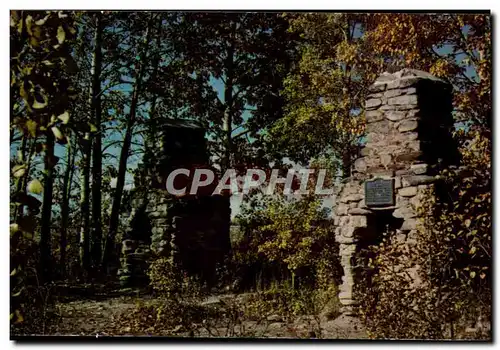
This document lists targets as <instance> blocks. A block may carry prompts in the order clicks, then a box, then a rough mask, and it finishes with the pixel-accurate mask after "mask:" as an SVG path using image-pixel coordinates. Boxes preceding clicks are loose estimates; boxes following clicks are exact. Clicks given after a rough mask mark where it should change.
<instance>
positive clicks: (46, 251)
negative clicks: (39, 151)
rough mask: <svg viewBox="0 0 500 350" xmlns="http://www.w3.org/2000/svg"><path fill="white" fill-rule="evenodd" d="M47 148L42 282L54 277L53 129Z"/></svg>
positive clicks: (42, 231)
mask: <svg viewBox="0 0 500 350" xmlns="http://www.w3.org/2000/svg"><path fill="white" fill-rule="evenodd" d="M46 143H47V145H46V150H45V157H44V163H45V164H44V165H45V170H44V172H45V181H44V182H45V183H44V188H43V204H42V223H41V228H40V272H41V273H40V278H41V281H42V283H47V282H50V281H51V279H52V275H51V272H52V268H51V265H52V263H51V249H50V248H51V247H50V242H51V234H50V229H51V219H52V190H53V180H54V179H53V169H54V165H55V164H54V163H55V157H54V135H53V134H52V131H50V130H49V131H47V133H46Z"/></svg>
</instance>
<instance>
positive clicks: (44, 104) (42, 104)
mask: <svg viewBox="0 0 500 350" xmlns="http://www.w3.org/2000/svg"><path fill="white" fill-rule="evenodd" d="M42 98H43V102H39V101H38V100H37V99H36V97H35V101H34V102H33V104H32V105H31V107H33V108H34V109H43V108H45V107H47V105H48V104H49V103H48V101H47V99H46V98H45V97H44V96H42Z"/></svg>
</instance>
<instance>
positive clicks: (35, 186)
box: [28, 179, 43, 194]
mask: <svg viewBox="0 0 500 350" xmlns="http://www.w3.org/2000/svg"><path fill="white" fill-rule="evenodd" d="M28 191H29V192H31V193H34V194H40V193H42V192H43V186H42V183H41V182H40V181H38V180H37V179H33V180H31V181H30V183H29V184H28Z"/></svg>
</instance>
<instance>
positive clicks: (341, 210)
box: [335, 203, 349, 215]
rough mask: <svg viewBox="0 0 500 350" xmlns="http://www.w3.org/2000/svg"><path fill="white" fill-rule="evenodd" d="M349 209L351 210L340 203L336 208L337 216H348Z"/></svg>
mask: <svg viewBox="0 0 500 350" xmlns="http://www.w3.org/2000/svg"><path fill="white" fill-rule="evenodd" d="M347 209H349V207H348V206H347V205H345V204H344V203H339V204H337V207H336V208H335V212H336V213H337V215H346V214H347Z"/></svg>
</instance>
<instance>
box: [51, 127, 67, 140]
mask: <svg viewBox="0 0 500 350" xmlns="http://www.w3.org/2000/svg"><path fill="white" fill-rule="evenodd" d="M51 129H52V133H53V134H54V136H55V137H56V139H58V140H62V139H64V135H63V133H62V132H61V130H59V128H58V127H57V126H53V127H52V128H51Z"/></svg>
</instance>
